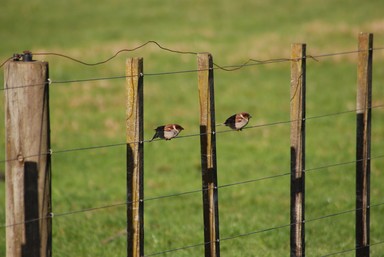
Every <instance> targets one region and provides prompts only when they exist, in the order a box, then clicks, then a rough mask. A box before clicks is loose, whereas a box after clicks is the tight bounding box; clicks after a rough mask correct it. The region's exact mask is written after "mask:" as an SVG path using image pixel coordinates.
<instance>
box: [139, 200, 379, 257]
mask: <svg viewBox="0 0 384 257" xmlns="http://www.w3.org/2000/svg"><path fill="white" fill-rule="evenodd" d="M381 205H384V202H382V203H377V204H372V205H370V206H369V208H372V207H378V206H381ZM358 210H361V208H357V209H352V210H347V211H342V212H338V213H333V214H329V215H325V216H321V217H317V218H313V219H307V220H305V221H304V222H305V223H309V222H314V221H318V220H322V219H326V218H331V217H336V216H340V215H344V214H348V213H352V212H355V211H358ZM295 224H296V223H290V224H283V225H278V226H274V227H269V228H264V229H260V230H255V231H250V232H246V233H242V234H237V235H233V236H228V237H223V238H220V239H219V240H220V242H223V241H228V240H233V239H237V238H240V237H246V236H251V235H256V234H261V233H265V232H270V231H274V230H278V229H282V228H288V227H291V226H293V225H295ZM210 243H212V242H210V241H209V242H204V243H200V244H194V245H188V246H183V247H178V248H173V249H168V250H164V251H160V252H155V253H150V254H147V255H144V257H149V256H156V255H162V254H166V253H170V252H176V251H181V250H187V249H191V248H196V247H201V246H204V245H206V244H210ZM380 243H381V242H378V243H375V244H372V245H377V244H380ZM356 249H357V248H354V249H352V250H347V251H353V250H356ZM344 252H345V251H340V252H335V253H331V254H330V255H325V256H332V255H337V254H340V253H344Z"/></svg>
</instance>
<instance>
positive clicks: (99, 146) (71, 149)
mask: <svg viewBox="0 0 384 257" xmlns="http://www.w3.org/2000/svg"><path fill="white" fill-rule="evenodd" d="M380 108H384V104H381V105H375V106H372V107H371V108H370V109H380ZM362 110H364V109H351V110H345V111H339V112H334V113H327V114H321V115H316V116H310V117H307V118H305V120H314V119H321V118H326V117H332V116H339V115H344V114H349V113H355V112H358V111H362ZM297 121H298V120H285V121H276V122H270V123H265V124H258V125H248V126H247V127H245V128H243V129H242V130H248V129H257V128H263V127H271V126H277V125H282V124H290V123H292V122H297ZM234 132H236V131H234V130H232V129H227V130H221V131H214V132H212V134H222V133H234ZM206 134H207V133H195V134H188V135H179V136H177V137H176V138H174V140H180V139H184V138H189V137H200V136H202V135H206ZM157 141H162V140H161V139H159V138H156V139H154V140H150V139H147V140H142V141H136V142H124V143H122V142H120V143H114V144H105V145H96V146H85V147H78V148H70V149H62V150H53V149H51V150H50V151H49V152H45V153H36V154H33V155H29V156H23V158H24V159H29V158H33V157H37V156H41V155H54V154H61V153H68V152H77V151H86V150H95V149H101V148H111V147H118V146H125V145H127V144H143V143H151V142H157ZM17 160H18V159H17V158H13V159H3V160H0V163H6V162H11V161H17Z"/></svg>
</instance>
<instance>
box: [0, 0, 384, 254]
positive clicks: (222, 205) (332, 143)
mask: <svg viewBox="0 0 384 257" xmlns="http://www.w3.org/2000/svg"><path fill="white" fill-rule="evenodd" d="M383 8H384V2H382V1H369V2H368V3H361V2H359V1H357V0H352V1H346V0H343V1H337V3H336V2H335V1H330V0H326V1H320V2H313V1H305V0H300V1H298V0H297V1H285V2H283V1H276V0H273V1H268V2H266V1H251V0H246V1H237V2H236V1H220V2H219V1H210V2H203V1H201V0H197V1H196V0H195V1H176V2H175V1H172V2H170V1H162V2H161V3H159V2H158V1H153V0H149V1H144V2H143V1H130V2H129V3H126V2H123V1H120V0H113V1H109V2H108V4H107V5H106V4H105V3H104V2H102V1H100V0H97V1H92V2H90V1H83V2H81V3H80V2H76V1H73V0H70V1H56V2H49V3H48V2H43V1H41V0H35V1H29V2H28V3H25V2H22V1H20V0H16V1H12V3H11V2H7V3H4V4H3V5H2V10H3V11H2V15H1V16H0V21H1V22H0V31H1V34H2V36H3V38H6V39H7V40H3V42H2V48H1V51H0V57H1V60H4V59H6V58H8V57H10V56H11V55H12V54H13V53H15V52H21V51H23V50H25V49H30V50H32V51H33V52H59V53H64V54H68V55H70V56H72V57H75V58H78V59H81V60H83V61H86V62H98V61H101V60H105V59H107V58H108V57H110V56H111V55H112V54H114V53H115V52H116V51H117V50H119V49H122V48H133V47H136V46H138V45H140V44H143V43H145V42H147V41H148V40H156V41H158V42H159V43H160V44H162V45H163V46H165V47H168V48H171V49H176V50H182V51H196V52H198V51H208V52H211V53H212V54H213V57H214V62H215V63H218V64H220V65H232V64H239V63H243V62H245V61H246V60H248V59H249V58H254V59H261V60H263V59H273V58H280V57H289V56H290V44H291V43H293V42H305V43H307V51H308V54H312V55H317V54H324V53H335V52H344V51H350V50H354V49H356V45H357V40H356V38H357V34H358V32H360V31H366V32H373V33H375V42H374V45H375V47H382V46H383V45H384V21H383V19H382V12H381V10H383ZM383 53H384V51H379V50H378V51H375V52H374V71H373V73H374V74H373V104H374V105H382V104H383V103H384V102H383V99H384V90H383V87H382V84H383V82H384V78H383V76H382V74H381V73H382V72H381V68H380V67H382V65H383V64H384V58H383V57H384V54H383ZM130 56H143V57H144V72H145V74H154V73H162V72H169V71H180V70H191V69H195V68H196V57H195V56H194V55H187V54H185V55H180V54H176V53H170V52H165V51H161V50H159V49H158V48H157V47H156V46H154V45H148V46H146V47H145V48H142V49H140V50H138V51H136V52H133V53H124V54H121V55H119V56H118V57H116V58H115V59H113V60H112V61H111V62H109V63H107V64H104V65H100V66H92V67H89V66H84V65H81V64H78V63H75V62H72V61H70V60H67V59H63V58H59V57H54V56H35V58H36V59H39V60H41V59H44V60H47V61H49V64H50V77H51V79H52V80H53V81H65V80H74V79H87V78H96V77H97V78H100V77H110V76H120V75H124V73H125V67H124V65H125V59H126V58H127V57H130ZM307 72H308V73H307V117H317V116H323V115H327V114H333V113H338V112H344V111H347V110H351V111H352V112H350V113H345V114H342V115H341V114H340V115H331V116H325V117H322V118H317V119H309V120H307V124H306V126H307V127H306V128H307V137H306V140H307V153H306V167H307V168H308V169H312V168H317V167H322V166H326V165H328V164H335V163H343V162H349V161H353V160H354V158H355V143H354V140H355V115H354V112H353V110H354V108H355V101H356V100H355V98H356V96H355V94H356V89H355V88H356V55H354V54H349V55H338V56H334V57H326V58H319V62H316V61H314V60H310V59H309V60H308V70H307ZM0 76H1V78H3V74H0ZM289 79H290V67H289V63H275V64H268V65H255V66H250V67H246V68H243V69H241V70H238V71H233V72H225V71H222V70H215V104H216V111H217V113H216V120H217V122H222V121H224V120H225V119H226V118H227V117H228V116H229V115H231V114H233V113H235V112H238V111H249V112H250V113H251V114H252V115H253V116H254V118H253V119H252V120H251V124H250V125H262V124H269V123H274V122H277V121H288V120H289ZM144 84H145V89H144V94H145V106H144V112H145V113H144V119H145V120H144V130H145V138H150V137H151V136H152V135H153V129H154V128H155V127H156V126H158V125H159V124H164V123H169V122H179V123H180V124H182V125H183V127H185V128H186V130H185V131H183V132H182V134H183V135H187V134H195V133H198V132H199V117H198V115H199V104H198V95H197V94H198V92H197V86H196V84H197V76H196V74H195V73H193V72H192V73H180V74H172V75H162V76H155V75H152V76H150V75H147V76H145V78H144ZM0 97H1V102H2V103H3V102H4V92H2V93H1V94H0ZM50 98H51V99H50V100H51V130H52V131H51V138H52V149H53V150H54V151H59V150H63V149H76V148H82V147H88V146H98V145H107V144H115V143H122V142H124V141H125V128H124V121H125V88H124V80H123V79H116V80H100V81H92V82H81V83H69V84H53V85H52V86H51V88H50ZM0 108H1V110H0V116H1V119H3V120H4V107H3V105H1V107H0ZM372 117H373V124H372V138H373V142H372V156H377V155H382V154H383V151H382V150H381V149H382V148H383V139H384V111H383V109H382V108H376V109H374V110H373V112H372ZM222 129H224V128H223V127H218V130H222ZM3 131H4V130H0V134H2V136H1V137H0V138H3V139H2V140H0V156H3V157H4V156H5V154H4V149H5V142H4V132H3ZM289 146H290V142H289V123H282V124H279V125H274V126H260V127H258V128H254V129H247V130H244V131H242V132H241V133H220V134H217V153H218V155H217V163H218V172H219V174H218V181H219V184H220V185H228V184H232V183H237V182H241V181H248V180H253V179H258V178H263V177H269V176H274V175H280V174H285V173H289V160H290V156H289ZM4 158H5V157H4ZM52 165H53V168H52V172H53V176H52V201H53V210H54V213H55V214H58V215H59V214H67V215H62V216H57V217H56V218H54V220H53V253H54V255H55V256H59V257H65V256H125V253H126V246H125V240H126V238H125V236H118V235H120V232H121V231H122V230H124V229H125V226H126V223H125V222H126V221H125V216H126V215H125V207H124V205H122V206H116V207H111V208H105V209H98V210H94V211H88V212H82V213H76V214H70V212H72V211H76V210H82V209H87V208H93V207H101V206H105V205H111V204H119V203H123V202H124V201H125V199H126V196H125V191H126V189H125V147H124V146H115V147H109V148H101V149H93V150H87V151H72V152H68V153H56V154H54V155H53V159H52ZM382 167H384V161H383V159H382V158H376V159H372V180H371V183H372V192H371V202H372V203H373V204H375V203H381V202H382V199H383V196H384V193H383V190H382V182H381V181H383V179H384V177H383V176H384V174H383V172H382ZM3 169H4V167H3V166H2V167H0V171H3ZM354 173H355V167H354V165H353V163H352V164H346V165H341V166H334V167H328V168H323V169H313V170H311V171H308V173H307V176H306V189H307V191H306V218H307V220H309V221H308V222H307V223H306V251H307V255H308V256H322V255H326V254H328V253H332V252H338V251H342V250H347V249H353V248H354V247H355V244H354V212H349V213H345V214H343V215H337V216H334V217H329V218H324V219H320V220H316V219H317V218H318V217H323V216H326V215H330V214H334V213H340V212H343V211H346V210H353V209H354V208H355V196H354V195H355V192H354V190H355V188H354V187H355V178H354V175H355V174H354ZM4 188H5V185H4V182H0V205H3V206H4V204H5V203H4V198H5V196H4V195H5V193H4ZM200 188H201V174H200V148H199V137H188V138H183V139H177V140H172V141H170V142H163V141H159V142H157V141H156V142H153V143H151V144H146V145H145V198H146V199H150V198H156V197H158V196H163V195H172V194H177V193H180V192H188V191H195V190H198V189H200ZM289 190H290V188H289V176H279V177H277V178H274V179H266V180H260V181H257V182H252V183H245V184H240V185H236V186H228V187H223V188H221V189H220V190H219V210H220V236H221V238H222V239H223V240H222V241H221V253H222V256H289V227H282V228H279V229H274V230H270V231H265V232H259V233H255V234H251V235H249V236H244V237H236V236H238V235H241V234H247V233H249V232H256V231H262V230H264V229H268V228H277V227H280V226H284V225H287V224H289V201H290V196H289ZM382 212H383V206H376V207H372V208H371V242H372V243H376V242H381V241H383V240H384V233H383V231H384V227H383V223H382V222H381V220H382ZM311 220H312V221H311ZM0 222H1V223H2V224H4V223H5V208H0ZM0 233H2V234H3V235H5V229H4V228H2V231H1V228H0ZM232 237H234V238H232ZM225 239H226V240H225ZM202 242H203V219H202V205H201V193H199V192H197V193H191V194H187V195H183V196H179V197H169V198H163V199H158V200H151V201H146V202H145V253H146V254H151V253H156V252H161V251H165V250H168V249H173V248H178V247H183V246H188V245H195V244H201V243H202ZM383 250H384V246H383V245H382V244H379V245H375V246H372V247H371V256H380V254H381V253H382V252H383ZM203 251H204V250H203V247H201V246H200V247H193V248H189V249H185V250H180V251H175V252H171V253H168V254H164V256H202V255H203ZM3 253H5V236H3V237H2V236H0V255H2V254H3ZM160 256H161V255H160ZM343 256H354V252H353V251H352V252H348V253H345V254H344V255H343Z"/></svg>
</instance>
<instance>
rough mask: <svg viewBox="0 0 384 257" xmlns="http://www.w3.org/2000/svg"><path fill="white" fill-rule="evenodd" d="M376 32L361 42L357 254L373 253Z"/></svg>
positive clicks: (357, 160)
mask: <svg viewBox="0 0 384 257" xmlns="http://www.w3.org/2000/svg"><path fill="white" fill-rule="evenodd" d="M372 48H373V34H370V33H361V34H360V35H359V43H358V50H359V53H358V67H357V97H356V99H357V100H356V121H357V122H356V123H357V124H356V256H357V257H368V256H369V224H370V211H369V205H370V175H371V160H370V157H371V103H372V54H373V49H372Z"/></svg>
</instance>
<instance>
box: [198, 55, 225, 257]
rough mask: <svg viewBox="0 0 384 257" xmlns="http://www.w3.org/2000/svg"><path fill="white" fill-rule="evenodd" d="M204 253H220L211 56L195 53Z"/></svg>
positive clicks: (212, 255)
mask: <svg viewBox="0 0 384 257" xmlns="http://www.w3.org/2000/svg"><path fill="white" fill-rule="evenodd" d="M197 63H198V84H199V85H198V87H199V99H200V133H201V136H200V145H201V170H202V188H203V208H204V241H205V256H206V257H218V256H220V242H219V204H218V190H217V165H216V135H215V100H214V83H213V82H214V81H213V59H212V55H210V54H208V53H200V54H198V55H197Z"/></svg>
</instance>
